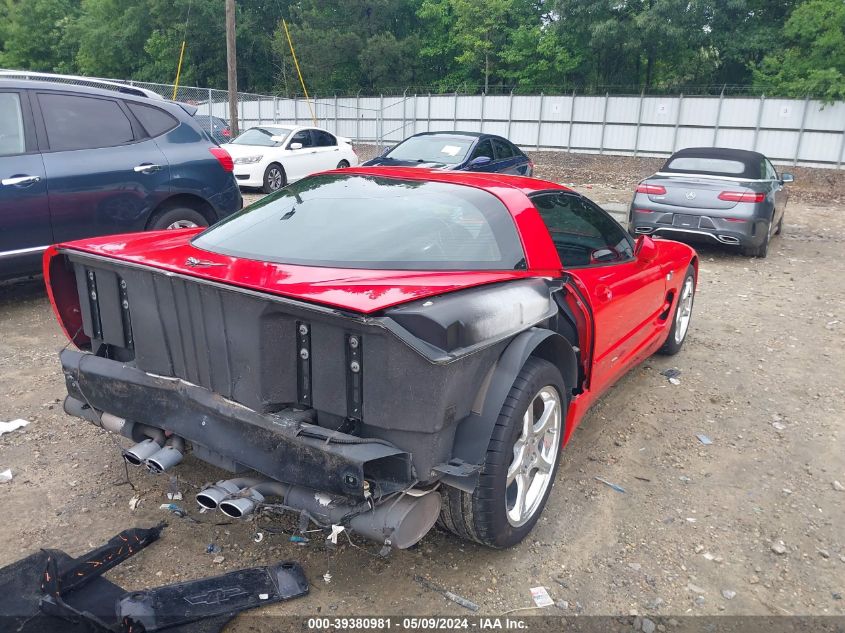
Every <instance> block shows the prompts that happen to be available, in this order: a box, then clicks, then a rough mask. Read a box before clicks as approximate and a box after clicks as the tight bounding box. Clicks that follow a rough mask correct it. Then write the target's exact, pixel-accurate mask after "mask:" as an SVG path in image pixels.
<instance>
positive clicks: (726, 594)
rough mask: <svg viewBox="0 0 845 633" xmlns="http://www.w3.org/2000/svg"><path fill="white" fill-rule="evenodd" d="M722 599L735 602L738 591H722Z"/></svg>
mask: <svg viewBox="0 0 845 633" xmlns="http://www.w3.org/2000/svg"><path fill="white" fill-rule="evenodd" d="M722 597H723V598H724V599H725V600H733V599H734V598H736V591H733V590H732V589H722Z"/></svg>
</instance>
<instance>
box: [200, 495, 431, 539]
mask: <svg viewBox="0 0 845 633" xmlns="http://www.w3.org/2000/svg"><path fill="white" fill-rule="evenodd" d="M233 481H237V480H230V481H228V482H225V481H224V482H218V483H217V484H215V485H214V486H212V487H211V489H213V490H212V492H211V493H210V494H211V495H217V494H220V492H222V491H223V490H228V489H232V490H234V489H235V488H237V487H238V486H237V484H232V483H231V482H233ZM208 491H209V489H206V490H203V491H202V492H200V493H199V494H198V495H197V501H198V502H199V503H200V505H202V506H204V507H211V506H209V505H206V503H207V499H208V495H207V493H208ZM266 497H281V498H282V499H283V503H284V505H285V506H287V507H289V508H292V509H294V510H304V511H305V512H307V513H308V514H309V515H310V516H311V517H312V518H313V519H314V520H315V521H316V522H318V523H321V524H323V525H332V524H340V523H342V522H343V523H344V524H346V527H348V528H349V529H350V530H351V531H353V532H355V533H356V534H359V535H361V536H363V537H365V538H368V539H371V540H373V541H376V542H377V543H386V542H387V541H389V542H390V544H391V545H392V546H394V547H397V548H399V549H406V548H408V547H410V546H411V545H413V544H414V543H416V542H418V541H419V540H420V539H421V538H422V537H423V536H425V535H426V534H427V533H428V531H429V530H430V529H431V528H432V527H433V526H434V523H435V522H436V521H437V517H438V515H439V514H440V495H439V494H435V493H426V494H423V495H422V496H411V495H408V494H405V495H400V496H398V497H391V498H390V499H388V500H386V501H384V502H382V503H381V504H379V505H378V506H376V507H375V508H372V509H371V508H369V507H368V506H367V505H366V504H363V503H362V504H357V505H355V504H351V503H349V502H348V501H346V500H345V499H342V498H340V497H332V496H330V495H328V494H325V493H320V492H317V491H315V490H311V489H310V488H305V487H303V486H294V485H289V484H284V483H281V482H276V481H266V482H262V483H260V484H257V485H253V486H251V487H245V488H242V489H240V490H238V491H237V492H234V493H232V494H231V495H229V497H228V498H224V499H221V500H218V501H217V507H218V508H219V509H220V511H221V512H223V514H225V515H226V516H229V517H232V518H233V519H241V518H244V517H246V516H248V515H250V514H252V513H253V512H254V511H255V509H256V507H257V506H258V504H260V503H263V502H264V499H265V498H266ZM356 512H357V514H355V513H356ZM350 514H355V516H353V518H352V519H350V520H348V523H347V521H346V517H347V516H349V515H350Z"/></svg>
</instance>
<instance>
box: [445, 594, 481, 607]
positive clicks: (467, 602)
mask: <svg viewBox="0 0 845 633" xmlns="http://www.w3.org/2000/svg"><path fill="white" fill-rule="evenodd" d="M443 595H444V596H446V597H447V598H448V599H449V600H451V601H452V602H454V603H455V604H459V605H461V606H462V607H464V608H466V609H469V610H470V611H478V609H479V606H478V605H477V604H475V603H474V602H473V601H472V600H467V599H466V598H462V597H461V596H459V595H458V594H455V593H452V592H451V591H447V592H445V593H444V594H443Z"/></svg>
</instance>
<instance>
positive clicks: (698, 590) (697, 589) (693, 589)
mask: <svg viewBox="0 0 845 633" xmlns="http://www.w3.org/2000/svg"><path fill="white" fill-rule="evenodd" d="M687 589H688V590H689V591H691V592H693V593H699V594H705V593H707V592H706V591H704V589H702V588H701V587H699V586H698V585H694V584H692V583H688V584H687Z"/></svg>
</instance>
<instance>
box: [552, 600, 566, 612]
mask: <svg viewBox="0 0 845 633" xmlns="http://www.w3.org/2000/svg"><path fill="white" fill-rule="evenodd" d="M555 606H556V607H557V608H558V609H560V610H561V611H566V610H567V609H568V608H569V601H567V600H558V601H557V602H555Z"/></svg>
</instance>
